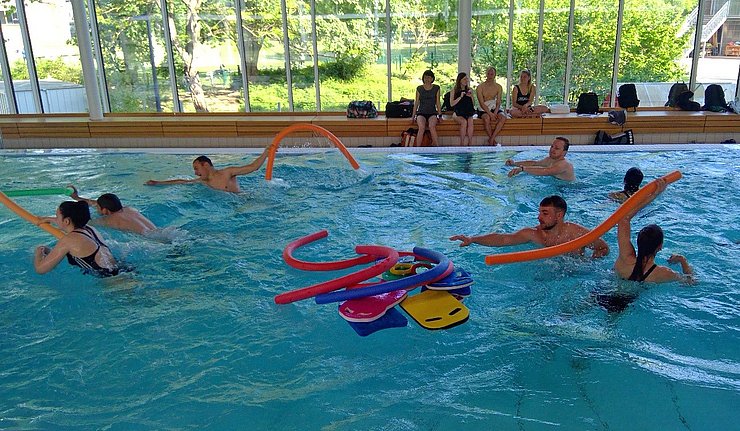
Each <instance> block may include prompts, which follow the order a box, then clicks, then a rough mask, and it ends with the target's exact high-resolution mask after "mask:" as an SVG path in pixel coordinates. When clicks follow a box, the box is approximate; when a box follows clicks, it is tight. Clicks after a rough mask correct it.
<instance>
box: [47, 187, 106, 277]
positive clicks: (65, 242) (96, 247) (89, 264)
mask: <svg viewBox="0 0 740 431" xmlns="http://www.w3.org/2000/svg"><path fill="white" fill-rule="evenodd" d="M89 221H90V207H89V205H88V204H87V202H84V201H82V202H72V201H65V202H62V203H61V205H59V208H57V212H56V217H55V218H54V223H55V224H56V225H57V226H59V228H60V229H61V230H62V231H64V233H65V234H66V235H64V236H63V237H62V238H60V239H59V241H57V243H56V245H55V246H54V248H53V249H50V248H49V247H47V246H45V245H40V246H38V247H36V251H35V253H34V256H33V266H34V268H35V269H36V272H37V273H39V274H46V273H47V272H49V271H51V270H52V269H54V268H56V266H57V265H58V264H59V262H61V261H62V259H64V257H65V256H66V257H67V261H68V262H69V264H70V265H74V266H79V267H80V268H82V270H83V271H84V273H85V274H94V275H98V276H100V277H111V276H114V275H118V273H119V271H120V269H119V266H118V263H117V262H116V259H115V258H114V257H113V254H112V253H111V251H110V249H109V248H108V246H107V245H105V243H104V242H103V240H102V239H101V237H100V234H99V233H98V232H97V231H96V230H95V229H93V228H92V227H90V226H87V222H89Z"/></svg>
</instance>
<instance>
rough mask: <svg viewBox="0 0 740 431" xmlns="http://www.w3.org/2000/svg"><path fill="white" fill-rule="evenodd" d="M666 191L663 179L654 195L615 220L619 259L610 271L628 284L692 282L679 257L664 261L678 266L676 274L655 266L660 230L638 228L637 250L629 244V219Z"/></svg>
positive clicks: (661, 240)
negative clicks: (679, 267) (627, 281)
mask: <svg viewBox="0 0 740 431" xmlns="http://www.w3.org/2000/svg"><path fill="white" fill-rule="evenodd" d="M665 188H666V182H665V180H663V179H661V180H658V187H657V188H656V190H655V192H654V193H653V194H652V195H651V196H649V197H648V198H646V199H645V201H643V202H642V204H640V205H639V206H638V207H636V208H635V209H634V210H633V211H631V212H630V213H629V214H628V215H627V216H625V217H624V218H623V219H622V220H620V221H619V224H618V225H617V241H618V244H619V257H617V261H616V262H614V271H615V272H616V273H617V275H618V276H619V277H620V278H623V279H625V280H631V281H639V282H642V281H647V282H652V283H665V282H670V281H684V282H687V283H691V282H693V270H692V269H691V266H690V265H689V262H688V261H687V260H686V258H685V257H683V256H682V255H680V254H673V255H671V256H670V257H669V258H668V263H673V264H675V263H678V264H680V265H681V272H682V273H683V274H680V273H678V272H676V271H674V270H672V269H670V268H668V267H666V266H661V265H658V264H656V263H655V256H656V255H657V254H658V252H659V251H660V250H661V249H662V248H663V229H661V228H660V226H658V225H655V224H649V225H647V226H645V227H644V228H642V229H641V230H640V232H639V233H638V234H637V251H635V247H634V246H633V245H632V238H631V233H632V232H631V230H632V227H631V222H632V217H634V215H635V214H636V213H637V211H639V210H640V209H642V208H643V207H645V206H646V205H647V204H648V203H650V202H652V201H653V199H655V198H656V197H657V196H658V195H659V194H661V193H662V192H663V191H664V190H665Z"/></svg>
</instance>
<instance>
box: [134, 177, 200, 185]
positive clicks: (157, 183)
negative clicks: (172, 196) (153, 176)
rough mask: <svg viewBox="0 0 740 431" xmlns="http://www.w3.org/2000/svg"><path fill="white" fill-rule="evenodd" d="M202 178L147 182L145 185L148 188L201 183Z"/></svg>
mask: <svg viewBox="0 0 740 431" xmlns="http://www.w3.org/2000/svg"><path fill="white" fill-rule="evenodd" d="M200 181H201V180H200V178H193V179H192V180H182V179H177V180H149V181H147V182H145V183H144V184H146V185H148V186H160V185H170V184H190V183H197V182H200Z"/></svg>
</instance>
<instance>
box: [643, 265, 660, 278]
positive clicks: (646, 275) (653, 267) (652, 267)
mask: <svg viewBox="0 0 740 431" xmlns="http://www.w3.org/2000/svg"><path fill="white" fill-rule="evenodd" d="M657 266H658V265H656V264H653V266H651V267H650V269H648V270H647V272H645V273H644V274H642V280H640V281H645V279H646V278H648V277H649V276H650V273H652V272H653V270H654V269H655V268H656V267H657Z"/></svg>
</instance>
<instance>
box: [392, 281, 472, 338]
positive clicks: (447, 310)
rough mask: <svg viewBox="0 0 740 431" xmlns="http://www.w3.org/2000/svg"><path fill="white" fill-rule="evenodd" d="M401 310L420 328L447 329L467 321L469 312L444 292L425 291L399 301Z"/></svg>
mask: <svg viewBox="0 0 740 431" xmlns="http://www.w3.org/2000/svg"><path fill="white" fill-rule="evenodd" d="M400 305H401V308H403V311H405V312H406V313H407V314H408V315H409V316H411V318H412V319H414V320H415V321H416V323H418V324H419V326H421V327H422V328H426V329H447V328H452V327H453V326H457V325H460V324H462V323H465V322H467V321H468V318H469V317H470V310H468V308H467V307H465V306H464V305H463V303H462V302H460V301H458V300H457V299H455V297H454V296H452V295H451V294H450V293H449V292H447V291H445V290H425V291H424V292H421V293H419V294H417V295H414V296H409V297H407V298H406V299H404V300H403V301H401V304H400Z"/></svg>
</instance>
